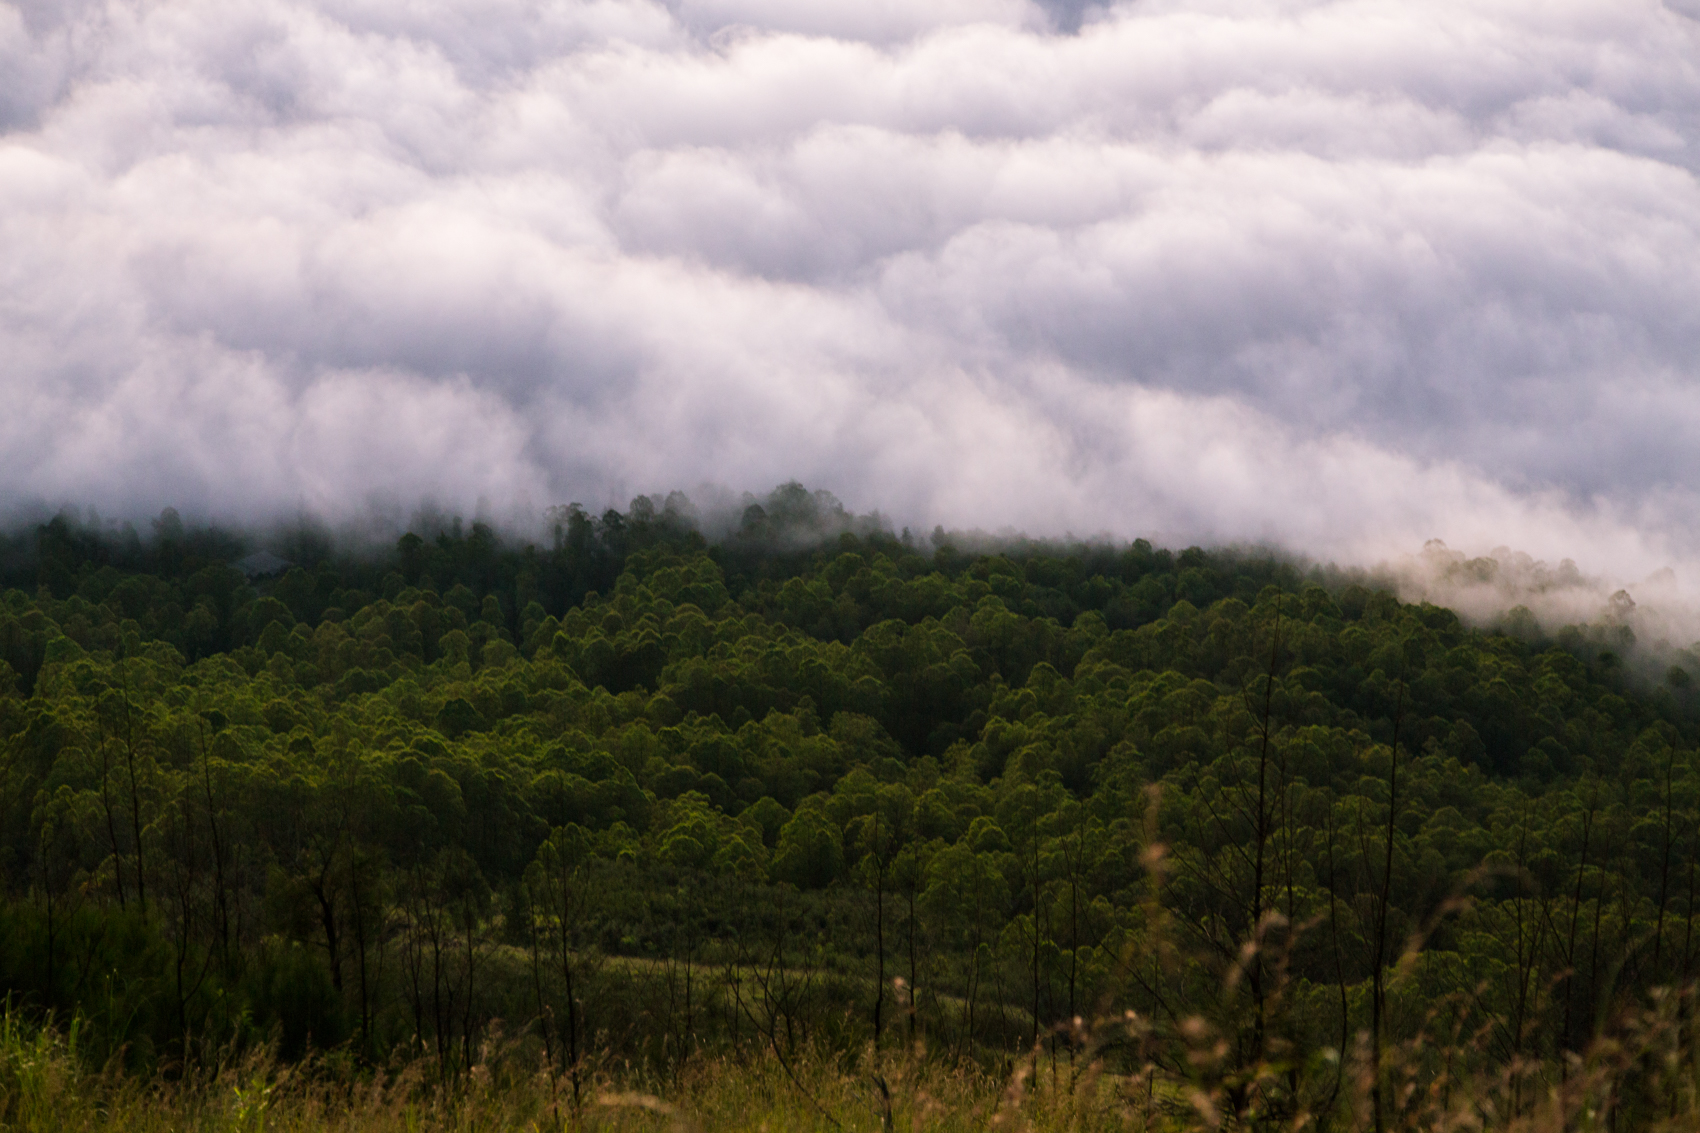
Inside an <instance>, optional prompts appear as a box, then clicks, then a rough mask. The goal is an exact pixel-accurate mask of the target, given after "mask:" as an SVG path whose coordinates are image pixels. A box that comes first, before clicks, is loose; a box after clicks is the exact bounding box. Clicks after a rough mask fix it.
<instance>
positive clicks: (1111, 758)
mask: <svg viewBox="0 0 1700 1133" xmlns="http://www.w3.org/2000/svg"><path fill="white" fill-rule="evenodd" d="M829 505H830V501H828V502H827V503H826V504H823V502H822V501H821V500H820V499H817V498H815V497H811V496H809V495H808V494H807V493H804V492H802V491H801V490H800V489H796V488H795V487H788V488H787V489H781V490H780V491H779V492H777V493H775V496H774V497H773V498H771V499H769V500H768V501H767V502H766V507H759V508H753V509H751V511H750V512H748V513H746V516H745V521H744V524H743V526H742V528H741V529H740V530H739V531H737V532H735V533H734V534H732V535H731V536H729V537H728V538H727V539H725V540H724V541H721V542H718V543H716V544H714V545H710V544H709V543H708V542H706V541H705V540H704V539H703V538H702V536H701V535H699V534H698V533H697V532H696V531H695V530H694V528H693V526H692V523H691V522H690V520H689V516H688V514H687V513H685V512H684V511H683V510H680V509H675V508H669V507H667V506H665V505H663V506H660V507H657V506H656V505H655V504H653V503H651V502H649V501H639V502H638V503H637V504H635V505H634V507H633V508H632V509H631V510H630V511H629V512H628V513H626V514H623V515H622V514H620V513H617V512H609V513H607V514H606V515H604V516H602V517H600V518H593V517H590V516H587V515H585V514H584V513H582V512H580V511H577V510H573V511H571V512H564V513H561V514H560V516H559V520H560V522H559V524H558V526H557V528H556V531H555V535H554V538H553V540H552V541H551V542H550V543H549V544H548V545H544V546H515V545H510V544H508V543H504V542H503V541H502V540H501V539H500V538H498V536H497V535H496V534H495V533H494V532H492V531H490V530H488V529H486V528H484V527H482V526H473V527H471V528H470V530H468V531H466V532H465V533H464V534H463V533H462V532H461V531H460V530H459V529H458V526H457V527H456V528H454V529H450V530H445V531H443V532H441V533H440V534H436V535H434V536H432V537H430V538H421V537H420V536H418V535H409V536H406V537H404V538H403V539H401V540H400V542H399V544H398V545H396V546H395V547H394V549H393V550H391V551H388V552H385V553H384V554H383V555H380V556H378V557H376V558H372V557H359V556H349V555H343V554H341V553H339V552H338V551H337V549H336V548H335V547H333V546H331V545H329V544H328V543H324V542H318V543H315V542H314V541H312V540H303V541H301V542H300V543H299V544H298V545H295V546H293V547H285V548H283V549H284V550H285V552H286V554H287V555H288V556H289V557H290V558H292V559H293V560H294V562H295V564H296V565H294V566H292V567H290V568H288V569H287V570H286V571H284V572H281V573H278V574H275V575H273V576H270V577H264V578H256V579H249V578H246V577H245V576H244V575H243V573H242V572H241V571H239V570H238V569H236V568H235V567H234V566H232V565H231V563H232V561H233V560H235V559H236V558H238V557H239V556H240V554H241V553H242V552H243V551H244V550H246V549H247V548H245V547H243V546H242V545H240V544H239V543H238V542H237V541H236V540H235V539H234V538H233V537H231V536H227V535H221V534H219V533H217V532H212V531H187V530H184V529H183V527H182V525H181V523H180V522H178V521H176V519H175V517H174V516H167V517H163V518H162V520H161V522H160V523H158V524H156V530H155V531H154V532H152V533H150V537H149V538H148V539H145V540H144V539H141V538H135V539H131V540H128V541H127V540H125V539H123V538H117V537H114V536H112V535H110V534H101V533H99V532H93V531H85V530H83V529H81V528H80V527H79V526H78V525H77V524H76V523H74V522H73V521H70V520H68V519H63V518H62V519H59V520H55V521H54V522H53V523H50V524H48V525H46V526H44V527H42V528H40V529H39V530H37V531H34V532H31V533H30V534H29V537H28V541H27V542H21V543H19V544H18V545H17V546H14V547H13V548H12V550H11V554H10V557H9V558H8V559H7V563H8V565H7V567H6V569H7V570H8V571H9V572H10V573H9V576H8V584H9V585H10V586H11V587H12V588H11V589H8V590H6V591H5V594H4V598H3V610H0V658H3V663H0V752H3V755H4V767H3V779H0V815H3V823H4V825H3V827H0V835H3V838H4V849H3V853H4V860H3V866H4V876H5V880H6V894H5V897H6V904H5V906H4V912H3V916H4V920H5V927H4V931H3V932H0V978H3V979H4V982H5V986H6V988H7V989H8V990H9V992H10V994H11V997H12V999H11V1002H12V1003H13V1004H14V1005H15V1006H18V1007H21V1008H25V1009H28V1010H31V1011H36V1012H45V1011H49V1010H51V1011H53V1012H55V1013H56V1017H58V1018H60V1019H65V1018H69V1017H72V1016H73V1015H78V1016H80V1017H81V1018H82V1019H83V1020H84V1024H83V1026H84V1038H83V1040H82V1041H83V1042H84V1043H85V1044H92V1045H93V1046H95V1047H98V1048H99V1049H100V1050H102V1051H104V1052H107V1053H110V1052H115V1051H119V1050H120V1049H122V1050H123V1051H124V1057H125V1058H126V1059H127V1060H129V1061H130V1062H131V1063H132V1064H133V1065H139V1066H155V1065H158V1066H171V1065H182V1064H183V1063H184V1062H185V1061H188V1062H191V1063H192V1062H194V1061H195V1060H201V1059H207V1058H212V1057H217V1056H218V1055H217V1053H216V1052H218V1051H223V1050H228V1049H231V1044H233V1043H235V1044H238V1045H240V1044H243V1043H256V1042H264V1041H267V1040H275V1041H277V1042H278V1043H279V1044H281V1049H282V1051H283V1053H284V1055H285V1056H286V1057H294V1056H298V1055H300V1054H302V1053H303V1052H305V1051H306V1050H308V1049H309V1048H314V1049H324V1048H331V1047H340V1048H343V1049H345V1050H346V1051H347V1052H348V1053H349V1055H350V1056H352V1057H353V1058H355V1059H357V1060H367V1061H382V1060H385V1059H389V1058H393V1057H397V1056H403V1055H407V1054H424V1055H426V1056H428V1057H430V1058H431V1059H433V1060H434V1064H435V1065H436V1066H437V1067H438V1068H439V1070H440V1071H441V1073H442V1074H443V1075H444V1076H445V1077H452V1076H453V1075H454V1074H456V1073H457V1072H459V1071H460V1070H463V1069H465V1068H466V1067H467V1066H469V1065H471V1064H472V1063H473V1062H474V1061H475V1060H476V1059H477V1057H478V1051H479V1049H480V1047H481V1044H483V1043H484V1042H485V1041H486V1039H488V1038H489V1037H490V1036H491V1034H492V1028H496V1027H499V1028H500V1029H501V1031H502V1033H503V1034H504V1035H506V1036H507V1038H508V1039H510V1040H511V1039H516V1038H518V1039H519V1041H523V1042H527V1043H533V1044H535V1045H536V1046H537V1047H538V1048H539V1051H540V1053H541V1054H542V1055H543V1056H544V1057H547V1058H548V1059H549V1060H550V1061H551V1064H552V1065H554V1066H556V1067H557V1068H559V1071H560V1072H561V1073H562V1074H563V1075H565V1076H566V1077H568V1078H570V1079H571V1080H572V1081H573V1082H574V1083H576V1082H577V1081H578V1080H579V1076H580V1075H582V1074H587V1073H592V1072H594V1070H595V1068H596V1067H597V1066H599V1065H604V1064H606V1062H607V1060H608V1059H611V1058H619V1059H627V1060H632V1061H633V1062H635V1063H641V1064H644V1065H650V1066H655V1067H666V1066H672V1065H677V1064H679V1063H680V1062H682V1061H685V1060H688V1059H689V1058H691V1057H694V1056H695V1055H696V1054H697V1053H698V1052H701V1051H704V1050H714V1049H726V1048H729V1047H732V1046H737V1045H740V1044H741V1045H745V1046H752V1045H753V1046H759V1047H762V1048H765V1049H768V1050H770V1051H772V1052H773V1053H775V1054H777V1055H779V1056H780V1057H781V1058H792V1057H796V1056H797V1052H799V1051H803V1050H807V1049H817V1050H818V1049H828V1050H845V1051H849V1050H855V1049H861V1048H865V1047H866V1046H868V1045H869V1044H876V1045H880V1046H897V1045H904V1044H910V1043H915V1042H919V1043H923V1044H924V1046H925V1049H926V1050H927V1051H928V1057H932V1058H938V1059H955V1058H962V1059H981V1060H988V1059H1002V1058H1005V1057H1013V1056H1016V1055H1017V1054H1018V1053H1019V1052H1027V1051H1030V1050H1033V1049H1034V1047H1035V1045H1036V1044H1037V1045H1038V1047H1039V1048H1040V1049H1041V1050H1042V1051H1044V1052H1045V1057H1047V1058H1053V1059H1054V1058H1063V1059H1067V1058H1069V1057H1070V1056H1071V1055H1072V1053H1073V1050H1074V1048H1075V1047H1076V1045H1077V1044H1079V1043H1081V1042H1084V1041H1086V1040H1085V1039H1084V1038H1083V1036H1084V1035H1085V1034H1086V1032H1087V1031H1088V1030H1089V1029H1090V1027H1091V1026H1092V1021H1093V1020H1097V1019H1102V1018H1106V1017H1119V1018H1128V1016H1127V1015H1126V1014H1125V1013H1126V1012H1129V1011H1132V1012H1135V1013H1136V1016H1135V1017H1136V1018H1138V1019H1140V1020H1144V1023H1142V1026H1145V1027H1146V1028H1147V1031H1146V1034H1147V1037H1148V1038H1149V1039H1150V1041H1151V1043H1152V1044H1153V1045H1152V1046H1150V1047H1149V1053H1150V1057H1151V1058H1152V1059H1153V1065H1155V1066H1157V1067H1168V1068H1171V1069H1172V1070H1173V1072H1174V1073H1175V1074H1177V1075H1184V1074H1189V1073H1195V1072H1196V1066H1193V1067H1192V1068H1191V1069H1189V1063H1188V1061H1187V1051H1188V1050H1190V1049H1192V1047H1193V1045H1196V1044H1195V1042H1194V1040H1195V1038H1196V1036H1193V1035H1191V1032H1189V1031H1188V1030H1187V1024H1186V1020H1188V1019H1189V1018H1192V1017H1195V1016H1197V1017H1201V1018H1203V1019H1206V1020H1209V1021H1210V1022H1211V1025H1212V1026H1214V1027H1215V1028H1217V1033H1219V1034H1220V1035H1222V1036H1223V1042H1224V1043H1225V1046H1224V1047H1223V1048H1222V1051H1220V1052H1219V1054H1218V1058H1219V1061H1218V1062H1217V1063H1215V1064H1213V1065H1215V1066H1216V1070H1215V1071H1213V1072H1216V1073H1220V1074H1221V1075H1224V1076H1231V1074H1232V1073H1233V1068H1234V1067H1236V1066H1247V1065H1254V1064H1258V1063H1261V1062H1266V1061H1267V1060H1269V1059H1270V1058H1271V1057H1274V1056H1275V1054H1277V1053H1279V1052H1282V1051H1285V1052H1287V1053H1286V1054H1284V1055H1281V1057H1284V1058H1286V1059H1287V1062H1288V1064H1290V1066H1291V1072H1290V1076H1289V1077H1287V1078H1285V1079H1282V1080H1281V1081H1280V1082H1278V1083H1277V1084H1276V1085H1274V1086H1271V1087H1269V1089H1271V1090H1273V1091H1274V1092H1276V1093H1280V1092H1282V1091H1285V1093H1286V1094H1287V1095H1288V1103H1289V1104H1290V1105H1292V1106H1295V1107H1296V1106H1298V1105H1299V1104H1300V1103H1301V1102H1302V1104H1303V1105H1305V1106H1309V1107H1312V1108H1316V1107H1319V1106H1325V1105H1326V1104H1327V1103H1328V1096H1327V1094H1328V1090H1329V1088H1330V1083H1332V1088H1333V1089H1334V1090H1335V1091H1336V1092H1338V1090H1339V1088H1340V1086H1339V1076H1338V1074H1337V1073H1334V1072H1333V1071H1330V1070H1329V1069H1328V1067H1329V1066H1332V1065H1338V1064H1339V1061H1340V1058H1341V1057H1342V1052H1344V1051H1346V1050H1347V1049H1348V1048H1350V1047H1351V1045H1352V1044H1353V1043H1354V1042H1356V1041H1359V1040H1357V1039H1356V1038H1355V1036H1358V1035H1360V1034H1363V1035H1366V1036H1369V1038H1368V1040H1367V1041H1372V1042H1374V1043H1375V1044H1376V1045H1377V1049H1379V1046H1380V1044H1381V1043H1383V1042H1385V1043H1393V1042H1397V1041H1401V1040H1403V1039H1407V1038H1409V1037H1410V1036H1412V1035H1414V1034H1416V1033H1417V1032H1418V1030H1419V1029H1421V1028H1422V1027H1423V1026H1424V1025H1425V1020H1426V1019H1427V1018H1428V1012H1429V1011H1430V1009H1431V1008H1433V1007H1434V1006H1435V1005H1436V1004H1437V1003H1443V1002H1451V1003H1453V1004H1454V1008H1453V1009H1452V1011H1451V1013H1450V1014H1449V1016H1448V1019H1447V1026H1448V1027H1451V1026H1454V1025H1456V1026H1457V1027H1459V1028H1461V1029H1462V1030H1463V1031H1464V1032H1467V1033H1477V1034H1479V1035H1480V1036H1481V1041H1480V1042H1479V1043H1478V1044H1477V1046H1476V1051H1477V1055H1478V1057H1480V1058H1481V1059H1482V1060H1484V1063H1494V1064H1510V1063H1511V1062H1512V1061H1513V1060H1514V1059H1518V1058H1526V1059H1542V1058H1544V1059H1549V1060H1550V1059H1555V1058H1558V1057H1559V1056H1560V1054H1561V1053H1562V1051H1564V1050H1580V1049H1582V1047H1583V1045H1584V1044H1585V1043H1586V1042H1587V1040H1588V1039H1589V1038H1590V1037H1591V1036H1592V1035H1593V1034H1594V1033H1595V1032H1596V1030H1597V1029H1598V1028H1599V1027H1601V1026H1603V1025H1605V1024H1606V1023H1607V1022H1608V1021H1609V1020H1610V1019H1611V1018H1612V1016H1613V1014H1614V1012H1617V1011H1619V1010H1621V1009H1623V1008H1625V1007H1627V1006H1629V1005H1631V1004H1635V1003H1639V1002H1643V1001H1644V999H1645V997H1646V996H1647V994H1648V992H1649V989H1651V988H1653V987H1654V986H1656V985H1665V984H1679V983H1683V982H1686V981H1687V980H1688V979H1689V978H1690V977H1691V976H1692V975H1693V973H1694V966H1695V960H1696V954H1697V952H1700V941H1697V940H1696V939H1695V933H1694V931H1693V930H1694V927H1695V911H1696V910H1695V898H1696V884H1697V881H1700V879H1697V878H1696V860H1697V857H1700V844H1697V837H1700V790H1697V786H1700V780H1697V778H1696V770H1697V768H1696V762H1695V757H1694V746H1695V733H1696V727H1695V718H1694V716H1693V714H1692V711H1691V709H1692V707H1693V705H1692V701H1691V700H1690V699H1689V698H1690V692H1689V690H1688V689H1687V688H1686V683H1685V681H1684V680H1683V675H1682V674H1681V673H1680V672H1673V673H1672V674H1670V676H1669V678H1668V680H1667V682H1666V684H1665V685H1664V686H1661V687H1660V688H1659V689H1657V690H1647V689H1639V690H1637V689H1634V688H1630V687H1628V686H1626V684H1625V683H1624V676H1623V673H1622V666H1621V664H1619V663H1618V662H1617V660H1616V657H1615V655H1614V654H1613V653H1611V652H1609V651H1604V650H1602V649H1601V648H1600V645H1599V642H1598V640H1597V639H1596V638H1595V637H1591V636H1588V635H1578V634H1572V635H1569V636H1568V637H1566V638H1564V639H1563V641H1562V643H1554V642H1546V641H1541V640H1537V639H1533V638H1530V637H1528V636H1521V637H1511V636H1505V635H1502V634H1497V633H1490V632H1482V631H1477V630H1472V629H1469V628H1467V627H1465V626H1464V625H1462V624H1460V622H1459V620H1458V618H1457V617H1455V616H1454V615H1453V614H1452V613H1450V612H1448V611H1447V610H1444V609H1439V608H1435V607H1432V606H1412V605H1406V604H1402V603H1401V602H1399V601H1398V600H1397V599H1396V598H1395V597H1394V596H1392V595H1390V594H1387V593H1382V592H1373V591H1371V590H1368V589H1365V588H1363V587H1361V586H1341V585H1337V584H1335V585H1326V586H1325V585H1322V584H1321V583H1323V582H1325V581H1327V579H1325V578H1324V577H1323V576H1322V575H1321V574H1319V573H1309V574H1307V573H1305V572H1302V571H1300V570H1299V569H1297V568H1295V567H1293V566H1291V565H1289V564H1286V563H1283V562H1280V561H1277V560H1274V559H1271V558H1267V557H1257V556H1250V555H1238V554H1231V553H1218V552H1207V551H1203V550H1199V549H1197V548H1191V549H1188V550H1185V551H1181V552H1179V553H1172V552H1170V551H1167V550H1159V549H1155V548H1153V547H1151V546H1150V545H1148V544H1146V543H1144V542H1142V541H1141V542H1135V543H1133V544H1132V545H1131V546H1120V547H1110V546H1076V547H1052V546H1043V545H1036V544H1012V545H1010V546H1008V547H1006V548H1005V549H1004V550H1002V551H1000V552H998V553H973V554H969V553H963V552H959V551H957V550H956V549H954V548H953V547H952V546H951V545H949V543H948V542H938V543H935V542H928V541H917V540H912V539H911V540H907V541H906V540H904V539H901V538H898V537H894V536H892V535H890V534H887V533H882V532H880V531H878V530H875V529H872V528H869V527H868V526H866V525H863V526H862V528H861V529H860V533H857V532H856V531H854V530H848V529H844V530H839V531H838V533H836V534H827V535H825V536H819V535H818V533H819V531H821V530H825V529H826V528H822V527H821V525H820V519H821V515H820V513H821V511H822V508H823V507H826V508H827V510H830V506H829ZM799 516H801V517H802V519H801V520H800V519H798V517H799ZM829 518H830V517H829ZM803 520H807V521H808V522H803ZM811 524H812V525H813V526H811ZM829 527H830V525H829ZM838 527H839V528H844V527H845V525H844V524H838ZM807 532H815V533H816V535H815V536H810V537H808V538H804V537H803V534H800V533H807ZM1584 642H1593V644H1587V645H1585V644H1584ZM1259 926H1262V927H1261V931H1260V930H1259ZM1259 940H1260V941H1261V942H1262V944H1263V947H1262V948H1261V949H1260V948H1256V947H1251V945H1252V944H1253V942H1254V941H1259ZM1413 942H1414V943H1413ZM1408 946H1412V947H1415V948H1417V949H1419V951H1417V952H1416V953H1415V954H1413V955H1411V956H1409V957H1407V959H1406V961H1405V963H1404V964H1403V966H1400V967H1397V968H1396V967H1395V965H1396V964H1397V963H1398V961H1399V959H1400V957H1401V955H1403V954H1404V953H1405V952H1406V949H1407V947H1408ZM1449 996H1454V997H1456V998H1455V999H1453V1000H1448V999H1447V997H1449ZM1076 1018H1079V1019H1080V1020H1082V1024H1081V1026H1080V1027H1079V1028H1077V1027H1076V1026H1075V1025H1074V1024H1073V1023H1072V1022H1071V1021H1072V1020H1075V1019H1076ZM498 1020H499V1021H500V1022H499V1023H498V1022H497V1021H498ZM1059 1025H1060V1026H1059ZM1330 1051H1332V1052H1333V1053H1332V1054H1330ZM1294 1052H1297V1053H1294ZM104 1056H105V1055H104V1054H103V1055H102V1057H104ZM1331 1058H1332V1059H1333V1061H1332V1062H1330V1061H1329V1060H1330V1059H1331Z"/></svg>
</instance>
